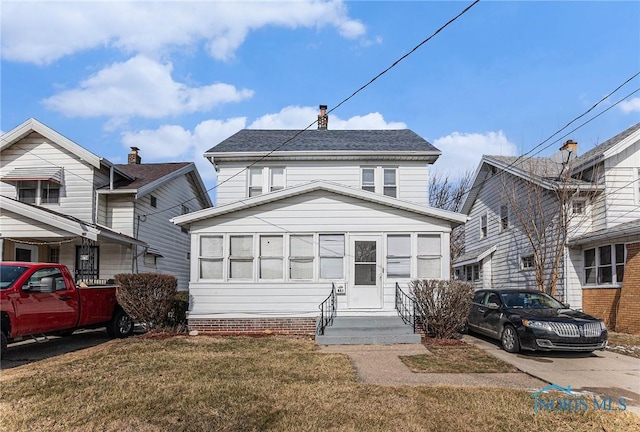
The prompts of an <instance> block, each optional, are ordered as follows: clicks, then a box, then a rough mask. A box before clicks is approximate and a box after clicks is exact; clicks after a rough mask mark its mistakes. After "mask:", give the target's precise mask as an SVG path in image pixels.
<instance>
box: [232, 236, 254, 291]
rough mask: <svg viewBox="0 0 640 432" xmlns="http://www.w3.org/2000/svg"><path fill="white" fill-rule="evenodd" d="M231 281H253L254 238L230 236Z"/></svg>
mask: <svg viewBox="0 0 640 432" xmlns="http://www.w3.org/2000/svg"><path fill="white" fill-rule="evenodd" d="M229 279H244V280H252V279H253V236H250V235H232V236H229Z"/></svg>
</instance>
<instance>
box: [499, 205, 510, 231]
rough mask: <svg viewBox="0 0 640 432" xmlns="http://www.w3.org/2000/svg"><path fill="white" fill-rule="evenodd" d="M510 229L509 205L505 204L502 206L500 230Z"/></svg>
mask: <svg viewBox="0 0 640 432" xmlns="http://www.w3.org/2000/svg"><path fill="white" fill-rule="evenodd" d="M508 229H509V206H507V205H506V204H503V205H501V206H500V231H501V232H502V231H506V230H508Z"/></svg>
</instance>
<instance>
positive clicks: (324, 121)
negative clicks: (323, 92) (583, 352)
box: [318, 105, 329, 130]
mask: <svg viewBox="0 0 640 432" xmlns="http://www.w3.org/2000/svg"><path fill="white" fill-rule="evenodd" d="M327 126H329V116H328V115H327V106H326V105H320V114H319V115H318V129H322V130H326V129H327Z"/></svg>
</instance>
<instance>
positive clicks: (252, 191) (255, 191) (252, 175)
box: [249, 168, 262, 197]
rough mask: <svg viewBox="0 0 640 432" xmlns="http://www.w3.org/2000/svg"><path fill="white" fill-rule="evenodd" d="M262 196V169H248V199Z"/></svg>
mask: <svg viewBox="0 0 640 432" xmlns="http://www.w3.org/2000/svg"><path fill="white" fill-rule="evenodd" d="M258 195H262V168H249V197H254V196H258Z"/></svg>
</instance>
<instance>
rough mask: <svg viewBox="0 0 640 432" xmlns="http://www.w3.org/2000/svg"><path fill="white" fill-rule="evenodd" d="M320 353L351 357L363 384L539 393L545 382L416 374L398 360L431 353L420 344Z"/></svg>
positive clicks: (333, 348)
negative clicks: (483, 388)
mask: <svg viewBox="0 0 640 432" xmlns="http://www.w3.org/2000/svg"><path fill="white" fill-rule="evenodd" d="M320 351H321V352H325V353H341V354H346V355H348V356H349V357H350V358H351V360H352V361H353V365H354V368H355V370H356V373H357V374H358V377H359V378H360V380H361V381H362V382H364V383H367V384H377V385H394V386H395V385H427V386H438V385H450V386H461V387H501V388H516V389H526V390H538V389H540V388H542V387H544V386H545V385H547V383H546V382H544V381H541V380H539V379H537V378H534V377H532V376H529V375H527V374H525V373H521V372H515V373H414V372H411V370H410V369H409V368H408V367H407V366H405V364H404V363H402V361H401V360H400V358H399V356H405V355H416V354H427V355H430V354H431V353H430V352H429V351H428V350H427V348H425V346H424V345H421V344H397V345H328V346H322V347H320Z"/></svg>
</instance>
